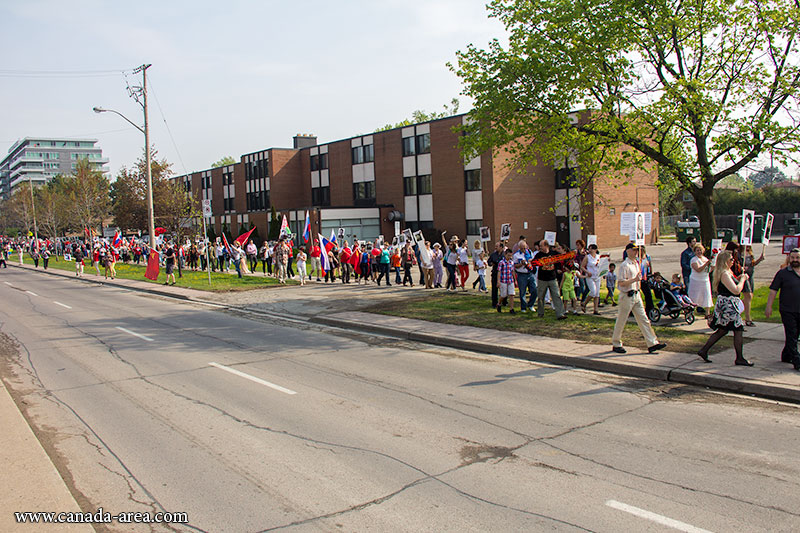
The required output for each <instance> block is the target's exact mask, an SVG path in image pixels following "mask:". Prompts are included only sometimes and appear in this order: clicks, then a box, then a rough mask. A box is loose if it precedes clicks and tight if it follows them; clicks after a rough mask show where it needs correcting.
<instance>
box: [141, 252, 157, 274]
mask: <svg viewBox="0 0 800 533" xmlns="http://www.w3.org/2000/svg"><path fill="white" fill-rule="evenodd" d="M144 277H146V278H147V279H149V280H153V281H156V280H157V279H158V252H156V251H155V250H150V257H149V258H148V259H147V270H145V271H144Z"/></svg>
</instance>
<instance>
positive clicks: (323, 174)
mask: <svg viewBox="0 0 800 533" xmlns="http://www.w3.org/2000/svg"><path fill="white" fill-rule="evenodd" d="M319 184H320V186H322V187H327V186H329V185H330V184H331V182H330V180H329V179H328V169H327V168H326V169H325V170H321V171H320V175H319Z"/></svg>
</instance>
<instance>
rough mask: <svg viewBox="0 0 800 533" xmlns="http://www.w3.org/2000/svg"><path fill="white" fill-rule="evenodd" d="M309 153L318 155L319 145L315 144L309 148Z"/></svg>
mask: <svg viewBox="0 0 800 533" xmlns="http://www.w3.org/2000/svg"><path fill="white" fill-rule="evenodd" d="M311 155H319V147H318V146H315V147H313V148H312V149H311Z"/></svg>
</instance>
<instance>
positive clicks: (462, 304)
mask: <svg viewBox="0 0 800 533" xmlns="http://www.w3.org/2000/svg"><path fill="white" fill-rule="evenodd" d="M490 303H491V302H490V300H489V297H488V296H487V295H476V294H458V293H455V294H454V293H442V292H437V293H426V294H425V296H424V297H421V298H414V299H409V300H404V301H398V302H396V303H395V304H393V305H392V307H391V308H390V309H386V308H383V307H373V308H371V309H370V310H369V311H372V312H375V313H381V314H386V315H392V316H401V317H406V318H416V319H420V320H428V321H431V322H441V323H445V324H457V325H462V326H475V327H479V328H487V329H495V330H499V331H515V332H518V333H527V334H530V335H541V336H544V337H555V338H561V339H570V340H580V341H585V342H587V343H593V344H601V345H608V346H609V347H610V346H611V335H612V333H613V332H614V321H613V320H609V319H607V318H602V317H597V316H593V315H591V314H579V315H570V316H569V318H568V319H567V320H556V317H555V313H554V312H553V311H552V310H551V309H549V308H548V309H547V311H546V312H545V316H544V318H537V317H536V314H535V313H520V312H519V307H517V313H516V314H515V315H511V314H510V313H508V311H507V309H504V312H503V313H498V312H497V311H496V310H495V309H492V308H491V307H490V306H489V304H490ZM701 320H702V319H701ZM654 329H655V332H656V335H658V339H659V340H660V341H662V342H666V343H667V344H668V345H669V347H668V350H670V351H674V352H684V353H696V352H697V350H699V349H700V348H701V347H702V346H703V344H705V342H706V340H708V335H704V334H700V333H690V332H686V331H683V330H680V329H678V328H674V327H663V326H654ZM745 342H747V341H746V340H745ZM622 343H623V344H624V345H626V346H635V347H637V348H647V346H646V343H645V341H644V338H643V337H642V334H641V332H640V331H639V328H638V327H637V326H636V324H635V323H628V324H627V325H626V326H625V332H624V334H623V336H622ZM732 346H733V337H732V336H730V335H729V336H727V337H725V338H723V339H722V340H721V341H720V342H718V343H717V344H716V345H715V346H714V348H712V349H711V352H710V353H712V354H713V353H715V352H718V351H720V350H723V349H727V348H731V347H732Z"/></svg>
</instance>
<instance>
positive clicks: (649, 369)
mask: <svg viewBox="0 0 800 533" xmlns="http://www.w3.org/2000/svg"><path fill="white" fill-rule="evenodd" d="M309 322H314V323H317V324H323V325H326V326H335V327H339V328H346V329H354V330H359V331H364V332H368V333H379V334H381V335H386V336H389V337H395V338H398V339H406V340H412V341H418V342H424V343H427V344H433V345H438V346H446V347H449V348H457V349H463V350H469V351H473V352H479V353H485V354H490V355H500V356H505V357H510V358H513V359H521V360H525V361H534V362H541V363H550V364H556V365H561V366H569V367H573V368H581V369H585V370H592V371H597V372H605V373H609V374H616V375H621V376H628V377H636V378H645V379H652V380H657V381H666V382H670V383H680V384H683V385H693V386H698V387H708V388H711V389H715V390H720V391H726V392H733V393H737V394H748V395H749V394H753V395H756V396H759V397H763V398H769V399H773V400H780V401H789V402H800V389H797V388H792V387H788V386H781V385H769V384H763V383H753V382H752V381H749V380H746V379H741V378H737V377H732V376H719V375H714V374H708V373H698V372H696V371H687V370H683V369H681V368H679V367H665V366H661V367H658V366H650V365H639V364H635V363H626V364H621V363H617V362H615V361H608V360H604V359H594V358H591V357H578V356H568V355H559V354H553V353H546V352H540V351H536V350H526V349H520V348H513V347H510V346H497V345H495V344H490V343H488V342H480V341H474V340H463V339H457V338H451V337H441V336H439V335H433V334H430V333H419V332H415V331H408V330H398V329H396V328H390V327H386V326H380V325H375V324H363V323H360V322H352V321H349V320H343V319H338V318H331V317H324V316H317V317H311V318H310V319H309Z"/></svg>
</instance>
